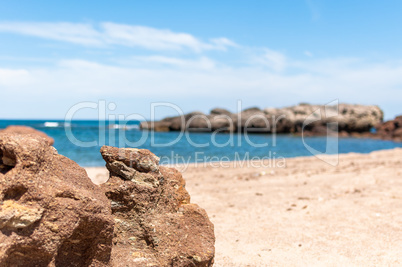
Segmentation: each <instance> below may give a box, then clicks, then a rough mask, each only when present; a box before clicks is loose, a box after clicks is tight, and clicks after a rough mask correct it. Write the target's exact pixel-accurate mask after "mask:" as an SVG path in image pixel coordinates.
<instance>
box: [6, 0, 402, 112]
mask: <svg viewBox="0 0 402 267" xmlns="http://www.w3.org/2000/svg"><path fill="white" fill-rule="evenodd" d="M401 12H402V2H401V1H381V2H380V1H317V0H309V1H296V0H295V1H64V2H61V1H59V2H56V1H40V0H39V1H0V14H1V15H0V93H1V95H2V102H1V105H2V108H1V109H0V118H49V119H53V118H64V116H65V114H66V113H67V111H68V110H69V109H70V108H71V107H72V106H74V105H75V104H77V103H79V102H83V101H92V102H98V101H99V100H105V101H106V102H114V103H115V104H116V106H117V108H116V110H115V111H113V113H114V114H125V115H129V114H133V113H138V114H140V115H142V116H144V117H146V118H149V116H150V103H153V102H162V101H167V102H171V103H173V104H175V105H177V106H179V107H180V108H181V109H183V111H184V112H189V111H193V110H200V111H203V112H208V111H209V110H210V109H211V108H214V107H225V108H228V109H230V110H232V111H235V110H236V107H237V103H238V100H241V101H242V107H243V108H246V107H250V106H259V107H261V108H265V107H282V106H288V105H293V104H297V103H299V102H310V103H317V104H325V103H328V102H331V101H333V100H335V99H339V101H340V102H347V103H359V104H377V105H379V106H380V107H381V108H382V109H383V110H384V111H385V118H386V119H389V118H393V117H394V116H395V115H397V114H401V113H402V108H401V107H402V105H401V104H402V103H401V102H402V101H401V99H402V49H401V41H402V40H401V39H402V30H401V27H400V25H402V16H400V14H401ZM173 114H175V111H174V110H172V109H159V110H157V115H156V116H157V117H163V116H165V115H173ZM96 116H97V112H96V111H95V110H91V109H85V110H81V111H79V112H77V113H76V118H96Z"/></svg>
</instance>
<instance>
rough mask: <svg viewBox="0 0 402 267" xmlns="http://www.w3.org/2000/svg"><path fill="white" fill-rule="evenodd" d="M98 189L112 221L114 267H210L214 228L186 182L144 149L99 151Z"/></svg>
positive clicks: (103, 148) (110, 148) (112, 148)
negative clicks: (102, 174)
mask: <svg viewBox="0 0 402 267" xmlns="http://www.w3.org/2000/svg"><path fill="white" fill-rule="evenodd" d="M101 154H102V156H103V158H104V160H105V161H106V167H107V169H108V170H109V172H110V178H109V180H108V182H107V183H105V184H102V185H101V187H102V188H103V189H104V191H105V193H106V196H107V197H108V198H109V199H110V200H111V206H112V213H113V216H114V218H115V223H116V224H115V232H114V240H113V242H114V247H113V251H112V260H113V265H114V266H212V264H213V260H214V253H215V248H214V243H215V236H214V227H213V224H212V223H211V222H210V221H209V218H208V215H207V214H206V212H205V211H204V210H203V209H202V208H200V207H198V206H197V205H196V204H190V196H189V194H188V193H187V191H186V190H185V188H184V186H185V181H184V179H183V178H182V176H181V174H180V173H179V172H178V171H177V170H176V169H173V168H166V167H162V166H159V158H158V157H156V156H155V155H154V154H152V153H151V152H150V151H148V150H145V149H133V148H131V149H130V148H124V149H118V148H115V147H108V146H104V147H102V148H101Z"/></svg>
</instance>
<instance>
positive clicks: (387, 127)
mask: <svg viewBox="0 0 402 267" xmlns="http://www.w3.org/2000/svg"><path fill="white" fill-rule="evenodd" d="M376 130H377V133H376V136H378V137H379V138H381V139H386V140H394V141H398V142H402V116H398V117H396V118H395V119H393V120H390V121H386V122H384V123H382V124H379V125H378V126H377V127H376Z"/></svg>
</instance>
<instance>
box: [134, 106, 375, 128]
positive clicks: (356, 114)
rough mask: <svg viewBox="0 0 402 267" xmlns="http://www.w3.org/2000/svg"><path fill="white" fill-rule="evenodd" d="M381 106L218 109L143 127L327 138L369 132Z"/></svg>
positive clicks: (149, 122) (144, 123) (147, 124)
mask: <svg viewBox="0 0 402 267" xmlns="http://www.w3.org/2000/svg"><path fill="white" fill-rule="evenodd" d="M382 119H383V112H382V110H381V109H380V108H379V107H378V106H364V105H351V104H339V105H338V106H322V105H309V104H299V105H296V106H292V107H285V108H266V109H263V110H261V109H259V108H249V109H245V110H243V111H241V112H239V113H231V112H230V111H228V110H225V109H221V108H216V109H213V110H212V111H211V112H210V114H208V115H207V114H203V113H201V112H192V113H188V114H185V115H182V116H176V117H168V118H165V119H163V120H161V121H148V122H142V123H141V124H140V128H141V129H143V130H153V131H197V132H213V131H217V132H253V133H274V132H275V133H293V134H300V133H302V132H303V133H305V134H307V135H325V134H326V133H327V129H329V130H330V131H339V132H342V133H343V134H344V135H345V134H346V135H347V134H350V133H364V132H369V131H370V130H371V129H372V128H373V127H375V126H376V125H378V124H379V123H381V122H382Z"/></svg>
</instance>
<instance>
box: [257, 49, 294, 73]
mask: <svg viewBox="0 0 402 267" xmlns="http://www.w3.org/2000/svg"><path fill="white" fill-rule="evenodd" d="M264 50H265V51H264V53H263V55H261V56H259V57H257V58H256V59H255V61H256V62H258V63H260V64H262V65H264V66H266V67H268V68H270V69H272V70H275V71H282V70H284V69H285V68H286V64H287V62H286V61H287V60H286V56H285V55H284V54H282V53H280V52H278V51H274V50H271V49H268V48H266V49H264Z"/></svg>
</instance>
